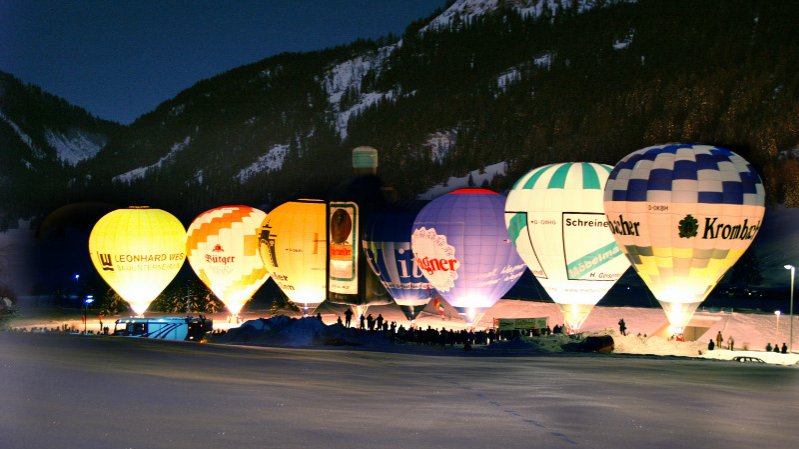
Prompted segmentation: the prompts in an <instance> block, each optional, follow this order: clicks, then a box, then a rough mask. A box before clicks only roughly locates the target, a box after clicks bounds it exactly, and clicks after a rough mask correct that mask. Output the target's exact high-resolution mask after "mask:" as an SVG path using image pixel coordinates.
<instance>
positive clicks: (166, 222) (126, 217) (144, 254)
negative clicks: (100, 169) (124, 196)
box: [89, 207, 186, 315]
mask: <svg viewBox="0 0 799 449" xmlns="http://www.w3.org/2000/svg"><path fill="white" fill-rule="evenodd" d="M185 245H186V230H185V229H184V228H183V225H182V224H181V223H180V221H179V220H178V219H177V218H175V217H174V216H173V215H172V214H170V213H169V212H166V211H163V210H161V209H150V208H145V207H133V208H128V209H117V210H115V211H113V212H110V213H108V214H106V215H104V216H103V217H102V218H100V220H98V221H97V223H96V224H95V225H94V228H93V229H92V232H91V235H90V236H89V253H90V256H91V259H92V264H94V267H95V268H96V269H97V271H98V272H99V273H100V276H102V278H103V279H104V280H105V281H106V282H107V283H108V285H109V286H111V288H113V289H114V291H115V292H117V294H118V295H119V296H121V297H122V298H123V299H125V301H127V302H128V304H130V306H131V308H132V309H133V311H134V312H135V313H136V314H137V315H141V314H143V313H144V311H145V310H147V307H148V306H149V305H150V302H152V300H153V299H155V298H156V297H157V296H158V295H159V294H160V293H161V292H162V291H163V290H164V288H166V286H167V285H168V284H169V283H170V282H171V281H172V279H174V277H175V275H176V274H177V273H178V271H179V270H180V267H182V266H183V261H184V260H185V259H186V253H185V248H186V247H185Z"/></svg>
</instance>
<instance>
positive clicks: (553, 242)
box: [505, 162, 630, 331]
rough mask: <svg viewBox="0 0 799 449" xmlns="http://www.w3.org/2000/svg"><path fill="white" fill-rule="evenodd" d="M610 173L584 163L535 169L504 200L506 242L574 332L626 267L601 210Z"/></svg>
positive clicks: (624, 259) (603, 168)
mask: <svg viewBox="0 0 799 449" xmlns="http://www.w3.org/2000/svg"><path fill="white" fill-rule="evenodd" d="M611 169H612V167H610V166H608V165H602V164H595V163H590V162H568V163H561V164H551V165H545V166H543V167H538V168H535V169H533V170H530V172H528V173H527V174H526V175H524V176H522V177H521V178H520V179H519V180H518V181H517V182H516V184H515V185H514V186H513V188H512V189H511V191H510V193H509V194H508V199H507V201H506V202H505V224H506V226H507V228H508V234H509V235H510V238H511V240H512V241H513V243H514V244H515V245H516V249H517V250H518V251H519V255H520V256H521V257H522V259H523V260H524V261H525V263H526V264H527V266H528V267H529V268H530V270H531V271H532V272H533V275H535V277H536V278H537V279H538V281H539V282H540V283H541V285H542V286H543V287H544V289H545V290H546V291H547V293H548V294H549V296H550V297H551V298H552V300H553V301H555V303H557V304H558V305H559V306H560V309H561V311H562V312H563V318H564V321H565V323H566V326H567V327H568V328H569V330H570V331H578V330H579V328H580V326H581V325H582V323H583V321H584V320H585V318H586V317H587V316H588V314H589V313H590V312H591V309H593V307H594V305H595V304H596V303H597V302H599V300H600V299H602V297H603V296H605V293H607V291H608V290H609V289H610V288H611V287H612V286H613V284H614V283H615V282H616V280H617V279H619V277H621V275H622V274H624V272H625V271H626V270H627V268H628V267H629V266H630V264H629V262H628V261H627V259H626V258H625V257H624V256H623V254H622V252H621V250H620V249H619V247H618V245H617V244H616V240H615V239H614V238H613V233H612V232H610V229H609V228H608V221H607V219H606V217H605V212H604V209H603V201H602V194H603V188H604V187H605V181H606V180H607V178H608V174H609V173H610V171H611Z"/></svg>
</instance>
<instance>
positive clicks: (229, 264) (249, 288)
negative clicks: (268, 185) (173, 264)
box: [186, 206, 269, 321]
mask: <svg viewBox="0 0 799 449" xmlns="http://www.w3.org/2000/svg"><path fill="white" fill-rule="evenodd" d="M264 218H266V214H265V213H264V212H263V211H261V210H258V209H255V208H253V207H249V206H222V207H217V208H214V209H211V210H208V211H205V212H203V213H202V214H200V215H199V216H198V217H197V218H195V219H194V221H193V222H192V223H191V225H189V229H188V235H187V237H186V257H187V258H188V259H189V265H191V268H192V269H193V270H194V272H195V273H196V274H197V277H199V278H200V280H201V281H203V283H205V285H207V286H208V288H209V289H210V290H211V291H212V292H214V295H216V297H217V298H219V300H220V301H222V302H223V303H224V304H225V306H227V308H228V310H229V311H230V313H231V315H232V319H233V320H234V321H237V320H238V315H239V312H240V311H241V308H242V307H244V303H246V302H247V301H249V299H250V298H251V297H252V295H253V294H254V293H255V292H256V291H257V290H258V289H259V288H260V287H261V286H262V285H263V284H264V282H266V280H267V279H268V278H269V272H268V271H267V270H266V267H265V266H264V264H263V262H262V261H261V257H260V256H259V255H258V229H259V228H260V226H261V222H262V221H263V220H264Z"/></svg>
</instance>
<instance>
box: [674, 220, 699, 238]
mask: <svg viewBox="0 0 799 449" xmlns="http://www.w3.org/2000/svg"><path fill="white" fill-rule="evenodd" d="M679 229H680V238H682V239H689V238H691V237H696V231H697V230H698V229H699V222H697V221H696V218H694V217H693V215H691V214H688V215H686V216H685V218H683V219H682V220H680V228H679Z"/></svg>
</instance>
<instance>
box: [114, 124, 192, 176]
mask: <svg viewBox="0 0 799 449" xmlns="http://www.w3.org/2000/svg"><path fill="white" fill-rule="evenodd" d="M189 143H191V137H188V136H187V137H186V138H185V139H183V142H178V143H176V144H174V145H172V147H171V148H170V149H169V153H167V154H166V155H164V157H162V158H161V159H158V161H157V162H156V163H154V164H150V165H148V166H146V167H139V168H134V169H133V170H131V171H129V172H126V173H122V174H121V175H117V176H114V177H113V178H112V181H114V182H124V183H128V184H130V183H131V182H133V181H135V180H136V179H139V178H143V177H145V176H146V175H147V174H148V173H149V172H152V171H155V170H159V169H160V168H161V167H163V166H164V164H166V163H167V162H170V161H171V160H173V159H174V158H175V156H176V155H177V154H178V153H180V152H181V151H183V150H184V149H186V147H188V146H189Z"/></svg>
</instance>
